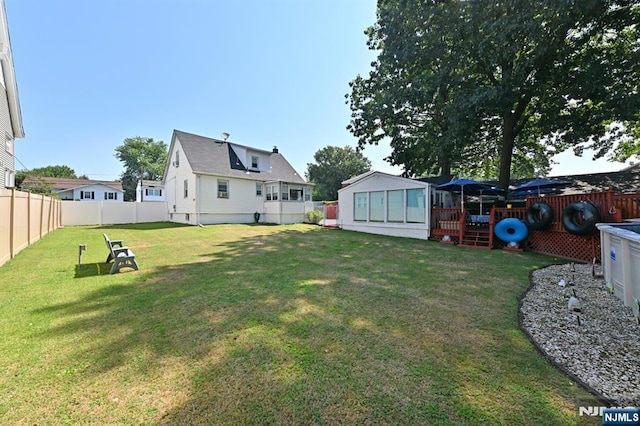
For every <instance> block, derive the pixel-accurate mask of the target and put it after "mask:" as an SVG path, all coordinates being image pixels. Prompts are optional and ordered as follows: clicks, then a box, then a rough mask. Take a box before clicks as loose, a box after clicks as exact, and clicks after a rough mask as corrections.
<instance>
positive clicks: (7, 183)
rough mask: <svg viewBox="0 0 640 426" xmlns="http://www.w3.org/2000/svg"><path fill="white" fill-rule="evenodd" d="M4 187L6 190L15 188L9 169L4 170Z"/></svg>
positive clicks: (13, 176)
mask: <svg viewBox="0 0 640 426" xmlns="http://www.w3.org/2000/svg"><path fill="white" fill-rule="evenodd" d="M4 186H5V187H6V188H13V187H14V186H15V174H14V173H13V172H12V171H11V170H9V169H4Z"/></svg>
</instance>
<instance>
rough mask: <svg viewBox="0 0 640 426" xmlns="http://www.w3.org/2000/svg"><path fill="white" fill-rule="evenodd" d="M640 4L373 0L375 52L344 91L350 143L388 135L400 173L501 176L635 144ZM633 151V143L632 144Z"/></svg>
mask: <svg viewBox="0 0 640 426" xmlns="http://www.w3.org/2000/svg"><path fill="white" fill-rule="evenodd" d="M639 21H640V6H638V4H637V2H634V1H625V0H609V1H601V0H585V1H572V0H538V1H530V0H526V1H525V0H514V1H499V2H498V1H494V2H479V1H464V0H379V1H378V18H377V22H376V24H375V25H373V26H372V27H370V28H369V29H367V31H366V34H367V35H368V46H369V48H370V49H373V50H376V51H378V52H379V54H378V58H377V60H376V61H375V62H374V63H373V64H372V70H371V72H370V73H369V76H368V77H367V78H365V77H362V76H357V77H356V79H355V80H353V81H352V82H351V83H350V86H351V93H350V94H347V102H348V103H349V105H350V108H351V111H352V115H351V122H350V124H349V126H348V128H349V130H350V131H351V132H352V133H353V134H354V135H355V136H356V137H357V138H358V144H359V146H360V147H361V146H364V145H366V144H377V143H378V142H379V141H380V140H382V139H383V138H389V139H390V144H391V147H392V150H393V151H392V154H391V155H390V156H389V157H388V158H387V160H388V161H389V162H390V163H391V164H396V165H402V166H403V167H404V170H405V172H404V174H405V175H407V176H415V175H422V174H434V173H443V174H448V173H450V172H455V173H458V174H466V175H484V177H487V178H495V177H499V181H500V186H501V187H503V188H507V187H508V183H509V179H510V177H511V175H512V174H517V175H529V176H531V175H534V174H538V173H544V172H546V171H547V170H548V169H549V166H550V158H551V157H552V156H553V155H554V154H555V153H558V152H561V151H564V150H566V149H569V148H573V149H574V151H576V153H578V154H580V153H581V152H582V151H583V150H584V149H585V148H592V149H594V150H595V151H596V156H598V157H600V156H603V155H605V154H606V153H607V152H610V151H611V149H612V148H613V147H614V145H615V144H616V143H618V142H619V143H621V146H622V148H621V150H622V151H620V152H621V154H619V155H624V154H625V153H627V152H628V150H627V151H625V150H624V148H625V147H631V149H633V147H634V146H636V144H637V140H638V128H639V127H640V125H639V122H640V99H639V96H640V95H639V91H638V81H639V79H638V77H639V76H640V55H638V50H639V49H640V42H639V41H638V24H639V23H640V22H639ZM636 148H637V146H636Z"/></svg>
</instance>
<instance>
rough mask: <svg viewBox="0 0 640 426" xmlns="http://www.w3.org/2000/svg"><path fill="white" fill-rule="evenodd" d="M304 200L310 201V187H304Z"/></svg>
mask: <svg viewBox="0 0 640 426" xmlns="http://www.w3.org/2000/svg"><path fill="white" fill-rule="evenodd" d="M304 200H305V201H311V188H306V187H305V188H304Z"/></svg>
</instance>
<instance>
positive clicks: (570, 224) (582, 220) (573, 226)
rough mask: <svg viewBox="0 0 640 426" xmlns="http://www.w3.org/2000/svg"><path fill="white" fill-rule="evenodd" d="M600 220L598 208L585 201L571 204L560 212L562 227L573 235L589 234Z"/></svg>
mask: <svg viewBox="0 0 640 426" xmlns="http://www.w3.org/2000/svg"><path fill="white" fill-rule="evenodd" d="M600 220H601V219H600V211H599V210H598V208H597V207H596V206H594V205H593V204H591V203H589V202H586V201H578V202H575V203H571V204H569V205H568V206H567V207H565V208H564V210H563V211H562V226H564V229H566V230H567V232H569V233H570V234H573V235H589V234H591V233H592V232H593V231H595V229H596V223H598V222H600Z"/></svg>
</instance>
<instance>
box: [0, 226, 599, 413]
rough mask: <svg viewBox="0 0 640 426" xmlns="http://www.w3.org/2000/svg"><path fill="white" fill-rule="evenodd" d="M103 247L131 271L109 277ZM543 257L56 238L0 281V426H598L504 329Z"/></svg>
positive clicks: (116, 233) (248, 230)
mask: <svg viewBox="0 0 640 426" xmlns="http://www.w3.org/2000/svg"><path fill="white" fill-rule="evenodd" d="M103 232H107V233H108V235H109V237H110V238H111V239H123V240H124V242H125V243H126V244H127V245H128V246H130V247H131V248H132V249H133V250H134V251H135V253H136V258H137V260H138V263H139V265H140V271H138V272H135V271H131V270H129V269H127V270H123V272H121V273H119V274H116V275H108V269H109V268H108V266H107V265H105V264H104V263H102V262H104V260H105V258H106V255H107V248H106V246H105V243H104V240H103V238H102V233H103ZM78 244H87V251H86V252H85V253H84V255H83V265H82V267H77V260H78V258H77V255H78ZM554 261H555V259H553V258H550V257H546V256H541V255H535V254H531V253H526V254H518V253H512V252H505V251H501V250H493V251H483V250H473V249H463V248H458V247H453V246H448V245H444V244H438V243H434V242H426V241H420V240H412V239H401V238H390V237H383V236H377V235H368V234H360V233H353V232H347V231H331V230H326V229H322V228H319V227H317V226H310V225H292V226H253V225H219V226H208V227H205V228H200V227H183V226H175V225H173V224H147V225H135V226H133V225H131V226H129V225H123V226H112V227H68V228H64V229H61V230H58V231H55V232H53V233H52V234H50V235H48V236H46V237H45V238H44V239H43V240H42V241H40V242H38V243H36V244H34V245H33V246H32V247H30V248H28V249H26V250H24V251H22V252H21V253H20V254H19V255H18V256H17V257H16V258H15V259H13V260H12V261H10V262H9V263H7V264H5V265H4V266H3V267H1V268H0V330H2V339H0V365H1V366H2V370H1V373H0V418H2V419H3V420H2V423H3V424H39V425H44V424H79V423H85V424H88V423H92V424H140V423H143V424H287V425H288V424H403V425H409V424H411V425H413V424H451V425H458V424H500V423H502V424H531V425H542V424H544V425H551V424H554V425H561V424H588V423H587V421H589V420H592V422H591V423H590V424H599V419H589V418H587V417H579V416H578V406H580V405H584V406H586V405H600V404H599V403H598V402H597V401H596V400H594V399H593V398H592V397H590V395H589V394H588V393H587V392H585V391H584V390H583V389H582V388H580V387H579V386H578V385H576V384H575V383H572V381H571V380H570V379H569V378H567V377H566V376H564V375H562V374H560V373H559V372H558V371H557V370H555V369H554V368H553V367H552V366H551V365H549V364H548V362H547V361H546V360H545V359H544V358H543V357H542V356H541V355H539V354H538V353H537V352H536V350H535V349H534V347H533V346H532V344H531V343H530V342H529V341H528V340H527V338H526V337H525V336H524V334H523V333H522V332H521V331H520V330H519V329H518V326H517V319H516V316H517V309H518V297H519V296H520V295H521V294H522V293H523V292H524V291H525V289H526V288H527V286H528V285H529V281H528V274H529V272H530V271H531V270H532V269H533V268H536V267H540V266H544V265H547V264H549V263H552V262H554Z"/></svg>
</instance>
